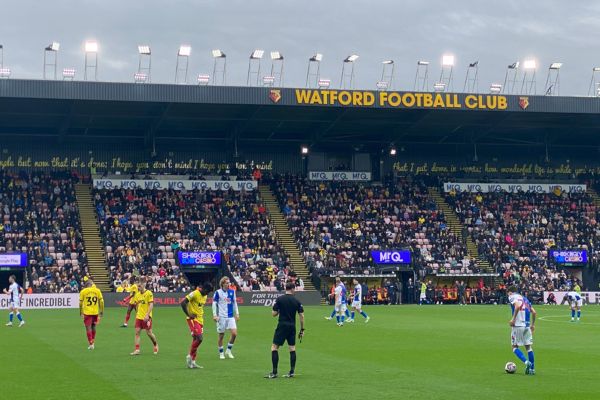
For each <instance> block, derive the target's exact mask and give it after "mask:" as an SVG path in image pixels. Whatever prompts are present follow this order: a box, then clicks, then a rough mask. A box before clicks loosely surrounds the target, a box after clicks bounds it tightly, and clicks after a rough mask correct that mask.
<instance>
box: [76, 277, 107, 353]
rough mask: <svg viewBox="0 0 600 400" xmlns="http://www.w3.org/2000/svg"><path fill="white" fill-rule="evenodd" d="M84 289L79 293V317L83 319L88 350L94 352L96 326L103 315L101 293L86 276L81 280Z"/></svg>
mask: <svg viewBox="0 0 600 400" xmlns="http://www.w3.org/2000/svg"><path fill="white" fill-rule="evenodd" d="M83 282H84V285H85V288H83V289H82V290H81V292H79V315H81V318H83V324H84V325H85V331H86V335H87V339H88V343H89V346H88V350H94V348H95V343H96V325H98V324H99V323H100V317H102V315H103V314H104V298H103V297H102V292H101V291H100V290H99V289H98V288H97V287H96V285H94V282H92V280H91V279H89V278H88V277H87V276H86V277H84V278H83Z"/></svg>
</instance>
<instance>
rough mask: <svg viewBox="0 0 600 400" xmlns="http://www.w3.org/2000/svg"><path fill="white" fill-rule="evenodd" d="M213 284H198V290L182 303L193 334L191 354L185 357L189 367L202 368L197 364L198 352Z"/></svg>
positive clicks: (186, 297)
mask: <svg viewBox="0 0 600 400" xmlns="http://www.w3.org/2000/svg"><path fill="white" fill-rule="evenodd" d="M212 290H213V289H212V285H211V284H210V283H208V282H206V283H203V284H202V286H197V287H196V290H194V291H193V292H191V293H190V294H188V295H187V296H185V298H184V299H183V302H182V303H181V308H182V309H183V312H184V313H185V315H186V317H187V318H186V321H187V324H188V327H189V328H190V332H191V334H192V345H191V347H190V352H189V354H188V355H187V356H186V357H185V361H186V364H187V367H188V368H202V367H200V366H199V365H198V364H196V353H197V352H198V347H200V344H201V343H202V339H203V336H202V334H203V333H204V309H203V307H204V305H205V304H206V299H207V297H208V295H209V294H210V292H212Z"/></svg>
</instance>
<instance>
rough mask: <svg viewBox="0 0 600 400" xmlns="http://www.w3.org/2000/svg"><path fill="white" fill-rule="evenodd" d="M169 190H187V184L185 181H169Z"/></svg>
mask: <svg viewBox="0 0 600 400" xmlns="http://www.w3.org/2000/svg"><path fill="white" fill-rule="evenodd" d="M168 187H169V189H185V183H183V181H169V183H168Z"/></svg>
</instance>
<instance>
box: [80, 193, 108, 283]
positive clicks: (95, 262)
mask: <svg viewBox="0 0 600 400" xmlns="http://www.w3.org/2000/svg"><path fill="white" fill-rule="evenodd" d="M91 189H92V187H91V186H90V185H88V184H77V185H75V193H76V195H77V205H78V208H79V219H80V221H81V234H82V236H83V245H84V247H85V252H86V254H87V258H88V268H89V271H90V275H91V276H92V279H93V280H94V283H95V284H96V286H98V288H99V289H100V290H101V291H103V292H110V291H111V287H110V281H109V279H108V270H107V268H106V258H105V257H104V246H103V245H102V239H100V227H99V226H98V218H97V217H96V207H95V206H94V200H93V199H92V194H91Z"/></svg>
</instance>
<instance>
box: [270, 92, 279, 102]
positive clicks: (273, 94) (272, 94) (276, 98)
mask: <svg viewBox="0 0 600 400" xmlns="http://www.w3.org/2000/svg"><path fill="white" fill-rule="evenodd" d="M269 99H270V100H271V101H272V102H273V103H275V104H277V103H279V100H281V90H279V89H271V91H269Z"/></svg>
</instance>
